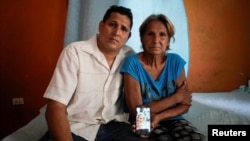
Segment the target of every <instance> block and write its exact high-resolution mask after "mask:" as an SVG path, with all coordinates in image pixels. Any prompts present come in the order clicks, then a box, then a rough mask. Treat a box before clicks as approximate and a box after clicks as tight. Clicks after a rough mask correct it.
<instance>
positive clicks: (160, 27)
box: [141, 20, 169, 55]
mask: <svg viewBox="0 0 250 141" xmlns="http://www.w3.org/2000/svg"><path fill="white" fill-rule="evenodd" d="M141 41H142V44H143V46H144V51H145V52H147V53H150V54H152V55H158V54H162V53H163V52H165V51H166V49H167V46H168V45H169V37H168V34H167V29H166V27H165V26H164V24H163V23H162V22H160V21H157V20H153V21H151V22H150V23H149V24H148V25H147V27H146V31H145V33H144V35H143V36H142V40H141Z"/></svg>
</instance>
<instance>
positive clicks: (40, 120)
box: [2, 92, 250, 141]
mask: <svg viewBox="0 0 250 141" xmlns="http://www.w3.org/2000/svg"><path fill="white" fill-rule="evenodd" d="M192 95H193V101H192V106H191V108H190V110H189V112H188V113H187V114H185V115H184V116H185V118H186V119H187V120H189V121H190V122H192V123H193V125H194V126H196V127H197V128H198V129H199V130H200V131H201V132H202V133H203V134H204V135H206V136H207V126H208V125H209V124H227V125H228V124H250V94H249V93H247V92H214V93H193V94H192ZM44 109H45V107H42V108H41V110H40V114H39V115H38V116H37V117H35V118H34V119H33V120H31V121H30V122H29V123H27V124H26V125H25V126H24V127H22V128H20V129H18V130H17V131H15V132H13V133H12V134H10V135H8V136H7V137H5V138H4V139H2V141H37V140H38V139H39V138H40V137H41V136H42V135H43V134H44V133H45V132H46V131H47V125H46V121H45V118H44Z"/></svg>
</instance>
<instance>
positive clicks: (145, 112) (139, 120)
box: [136, 105, 151, 135]
mask: <svg viewBox="0 0 250 141" xmlns="http://www.w3.org/2000/svg"><path fill="white" fill-rule="evenodd" d="M150 126H151V125H150V107H148V106H144V105H142V106H137V107H136V133H137V134H139V135H141V134H145V135H147V134H149V133H150Z"/></svg>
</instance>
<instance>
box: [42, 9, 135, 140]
mask: <svg viewBox="0 0 250 141" xmlns="http://www.w3.org/2000/svg"><path fill="white" fill-rule="evenodd" d="M132 24H133V17H132V13H131V11H130V9H128V8H125V7H122V6H115V5H114V6H111V7H110V8H109V9H108V10H107V11H106V13H105V15H104V17H103V20H102V21H100V23H99V33H98V34H97V35H96V36H94V37H92V38H90V39H89V40H87V41H79V42H75V43H71V44H69V45H68V46H67V47H65V48H64V50H63V51H62V53H61V55H60V57H59V60H58V62H57V66H56V68H55V71H54V74H53V77H52V79H51V82H50V84H49V86H48V88H47V90H46V92H45V94H44V97H45V98H47V100H48V101H47V109H46V120H47V125H48V131H49V132H48V133H49V135H50V138H51V139H52V140H53V141H73V140H74V141H85V140H90V141H94V140H95V141H100V140H108V141H110V140H117V141H118V140H119V141H122V140H137V139H136V137H134V136H133V134H131V131H130V130H131V125H130V124H128V123H126V122H127V119H128V115H127V114H126V113H124V111H123V99H122V98H123V96H122V94H121V91H122V76H121V74H120V73H119V69H120V65H121V63H122V61H123V59H124V57H125V56H126V55H128V54H131V53H133V50H132V49H131V48H130V47H128V46H126V45H125V43H126V41H127V40H128V39H129V37H130V35H131V28H132ZM130 135H131V136H130ZM130 137H131V138H130Z"/></svg>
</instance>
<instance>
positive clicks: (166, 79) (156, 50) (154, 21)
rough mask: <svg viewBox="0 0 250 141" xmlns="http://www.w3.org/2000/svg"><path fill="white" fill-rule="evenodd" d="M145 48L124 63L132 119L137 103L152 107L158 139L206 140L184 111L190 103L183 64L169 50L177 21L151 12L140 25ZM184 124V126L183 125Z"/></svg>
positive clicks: (155, 133)
mask: <svg viewBox="0 0 250 141" xmlns="http://www.w3.org/2000/svg"><path fill="white" fill-rule="evenodd" d="M139 31H140V39H141V43H142V47H143V52H140V53H137V54H134V55H131V56H129V57H127V58H126V59H125V61H124V63H123V65H122V68H121V73H122V74H123V76H124V90H125V99H126V103H127V106H128V109H129V113H130V121H131V122H132V123H134V122H135V115H136V110H135V109H136V106H137V105H146V106H149V107H150V108H151V109H150V110H151V128H152V129H151V130H152V132H151V134H150V136H146V135H140V137H143V138H147V137H150V138H154V139H157V140H168V139H170V140H171V139H172V140H179V139H186V138H187V139H188V138H189V140H197V141H198V140H204V135H201V134H200V133H199V132H198V131H197V129H196V128H195V127H193V126H192V125H191V124H190V122H188V121H187V120H185V119H184V118H183V117H182V115H183V114H184V113H186V112H188V109H189V107H190V106H191V99H192V97H191V92H190V91H189V89H188V85H187V81H186V76H185V70H184V65H185V64H186V62H185V61H184V60H183V59H182V58H181V57H180V56H179V55H177V54H174V53H167V51H168V50H169V49H170V48H169V46H170V41H171V40H172V39H174V33H175V29H174V25H173V24H172V22H171V21H170V20H169V19H168V18H167V17H166V16H165V15H163V14H158V15H155V14H153V15H150V16H149V17H148V18H146V20H145V21H144V22H143V23H142V24H141V26H140V29H139ZM180 126H181V127H180Z"/></svg>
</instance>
